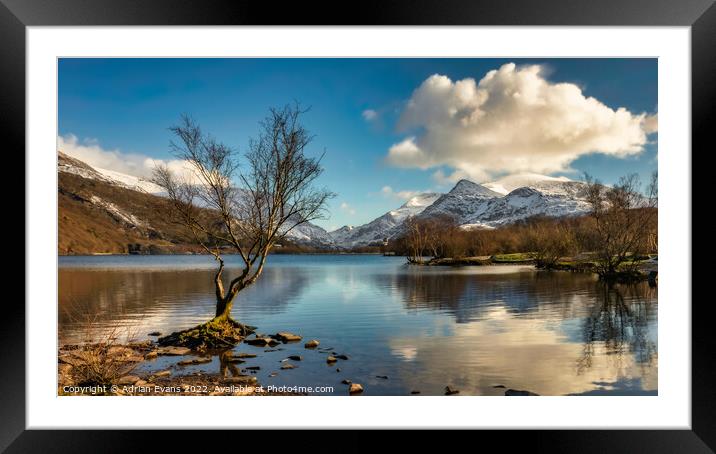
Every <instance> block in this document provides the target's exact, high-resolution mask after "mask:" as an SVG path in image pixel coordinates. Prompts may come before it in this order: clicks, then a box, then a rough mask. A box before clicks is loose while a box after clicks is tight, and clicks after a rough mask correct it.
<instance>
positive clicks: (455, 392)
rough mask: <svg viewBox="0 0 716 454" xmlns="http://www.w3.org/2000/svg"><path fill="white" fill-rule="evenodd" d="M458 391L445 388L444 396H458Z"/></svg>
mask: <svg viewBox="0 0 716 454" xmlns="http://www.w3.org/2000/svg"><path fill="white" fill-rule="evenodd" d="M459 392H460V390H457V389H455V388H451V387H449V386H446V387H445V395H446V396H452V395H453V394H458V393H459Z"/></svg>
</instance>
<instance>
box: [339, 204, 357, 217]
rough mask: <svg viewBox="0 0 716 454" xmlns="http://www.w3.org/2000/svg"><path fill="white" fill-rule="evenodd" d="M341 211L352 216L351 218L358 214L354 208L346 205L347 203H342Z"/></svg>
mask: <svg viewBox="0 0 716 454" xmlns="http://www.w3.org/2000/svg"><path fill="white" fill-rule="evenodd" d="M341 210H343V211H345V212H346V213H348V214H350V215H351V216H353V215H354V214H356V210H355V208H353V207H352V206H350V205H349V204H348V203H346V202H342V203H341Z"/></svg>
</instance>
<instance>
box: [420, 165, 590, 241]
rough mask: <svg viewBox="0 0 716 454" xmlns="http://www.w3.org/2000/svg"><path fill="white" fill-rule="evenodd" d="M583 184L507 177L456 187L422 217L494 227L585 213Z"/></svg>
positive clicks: (527, 176)
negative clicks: (436, 217) (435, 216)
mask: <svg viewBox="0 0 716 454" xmlns="http://www.w3.org/2000/svg"><path fill="white" fill-rule="evenodd" d="M585 196H586V184H585V183H583V182H580V181H572V180H570V179H569V178H566V177H548V176H544V175H537V174H522V175H510V176H507V177H504V178H501V179H499V180H496V181H492V182H489V183H484V184H481V185H479V184H475V183H472V182H469V181H466V180H462V181H460V182H458V184H457V185H456V186H455V188H453V190H452V191H450V192H449V193H448V194H446V196H445V197H443V200H438V201H437V202H436V203H435V204H433V206H431V207H429V208H428V209H426V210H425V211H424V212H423V214H421V217H422V216H433V215H438V214H445V215H448V216H451V217H452V218H453V219H455V221H456V222H457V223H458V224H459V225H461V226H463V227H465V228H475V227H481V228H494V227H499V226H501V225H506V224H511V223H514V222H516V221H519V220H522V219H526V218H529V217H532V216H537V215H542V216H553V217H562V216H574V215H579V214H583V213H586V212H587V211H588V210H589V205H588V203H587V202H586V200H585Z"/></svg>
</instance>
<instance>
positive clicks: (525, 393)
mask: <svg viewBox="0 0 716 454" xmlns="http://www.w3.org/2000/svg"><path fill="white" fill-rule="evenodd" d="M505 396H539V394H537V393H533V392H532V391H525V390H523V389H512V388H510V389H508V390H507V391H505Z"/></svg>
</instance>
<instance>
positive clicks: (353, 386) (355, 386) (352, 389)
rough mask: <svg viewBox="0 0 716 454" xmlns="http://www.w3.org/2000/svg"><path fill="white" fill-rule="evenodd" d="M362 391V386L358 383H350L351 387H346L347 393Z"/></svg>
mask: <svg viewBox="0 0 716 454" xmlns="http://www.w3.org/2000/svg"><path fill="white" fill-rule="evenodd" d="M362 392H363V386H362V385H360V384H359V383H351V387H350V388H349V389H348V393H349V394H360V393H362Z"/></svg>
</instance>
